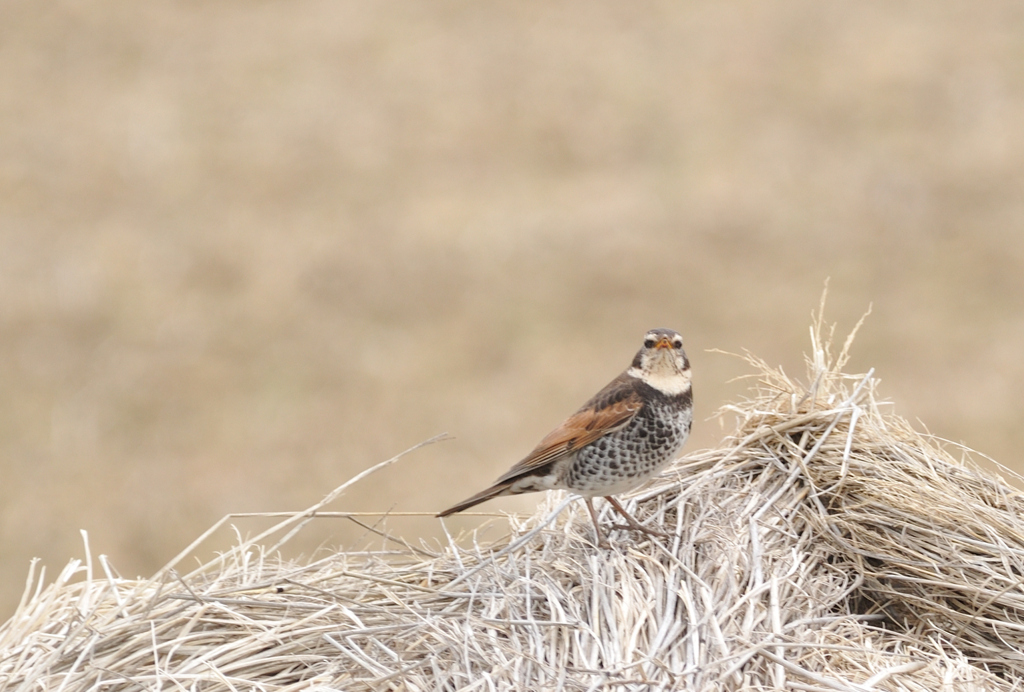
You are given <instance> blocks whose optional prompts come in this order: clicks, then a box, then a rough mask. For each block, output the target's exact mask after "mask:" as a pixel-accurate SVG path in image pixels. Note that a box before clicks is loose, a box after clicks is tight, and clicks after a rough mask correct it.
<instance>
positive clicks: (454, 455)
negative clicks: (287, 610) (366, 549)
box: [0, 0, 1024, 619]
mask: <svg viewBox="0 0 1024 692" xmlns="http://www.w3.org/2000/svg"><path fill="white" fill-rule="evenodd" d="M2 14H3V19H2V21H0V391H2V392H3V395H2V396H0V474H2V481H0V619H2V618H4V617H6V616H7V615H8V614H9V613H10V612H11V611H12V610H13V606H14V603H15V599H16V598H17V595H18V594H19V593H20V591H21V588H22V586H23V584H24V578H25V574H26V572H27V569H28V561H29V559H30V558H31V557H33V556H38V557H41V558H43V561H44V562H45V563H46V564H47V565H48V567H49V569H51V570H59V568H60V567H61V566H63V564H64V563H65V562H66V561H67V560H68V559H69V558H70V557H74V556H81V555H82V552H83V548H82V544H81V537H80V535H79V530H80V529H85V530H87V531H88V532H89V536H90V542H91V546H92V550H93V551H94V552H95V553H105V554H107V555H109V556H110V558H111V559H112V561H113V563H114V564H115V565H116V566H117V567H118V568H119V570H120V571H121V573H122V574H125V575H136V574H142V575H148V574H152V573H153V572H154V571H155V570H156V569H157V568H158V567H159V566H160V565H162V564H164V563H165V562H167V561H168V560H169V559H170V558H171V557H172V556H173V555H174V554H175V553H177V552H178V551H179V550H180V549H181V548H182V547H183V546H185V545H186V544H188V543H189V542H190V541H191V539H192V538H194V537H195V536H196V535H198V534H199V533H200V532H201V531H202V530H203V529H205V528H206V527H207V526H209V525H210V524H212V523H213V522H214V521H215V520H217V519H218V518H220V517H221V516H223V515H224V514H226V513H229V512H251V511H270V510H284V509H299V508H304V507H307V506H309V505H311V504H312V503H313V502H315V501H316V500H317V499H318V498H319V497H320V496H321V495H323V494H324V493H326V492H327V491H328V490H329V489H331V488H333V487H335V486H337V485H339V484H340V483H341V482H342V481H344V480H345V479H347V478H349V477H350V476H352V475H353V474H355V473H356V472H358V471H360V470H362V469H364V468H366V467H368V466H370V465H372V464H373V463H375V462H378V461H380V460H382V459H385V458H387V457H390V456H392V455H393V454H395V453H397V452H399V451H401V450H403V449H405V448H407V447H409V446H411V445H412V444H414V443H416V442H419V441H421V440H423V439H425V438H427V437H430V436H432V435H434V434H436V433H439V432H442V431H447V432H449V433H451V434H452V435H454V436H455V438H456V439H455V440H454V441H450V442H446V443H444V444H440V445H433V446H431V447H429V448H426V449H424V450H421V451H420V452H417V453H416V454H414V455H412V456H410V457H409V458H407V459H405V460H403V461H402V462H401V463H400V464H399V465H396V466H395V467H392V468H390V469H388V470H387V471H385V472H382V473H381V474H379V475H377V476H375V477H373V478H372V479H370V480H369V481H368V482H367V483H366V484H364V485H362V486H360V488H359V489H358V490H357V491H356V492H354V493H353V494H351V495H348V496H345V497H343V498H342V499H341V500H340V501H339V503H337V505H336V508H344V509H348V510H366V511H369V510H395V511H409V510H437V509H441V508H443V507H445V506H447V505H448V504H450V503H452V502H454V501H455V500H458V499H461V498H462V497H464V496H466V495H469V494H470V493H472V492H475V491H476V490H479V489H480V488H482V487H483V486H484V484H486V483H488V482H490V481H492V480H493V479H494V478H495V477H496V476H497V475H498V474H500V473H501V472H503V471H504V470H505V469H506V468H507V467H508V466H509V465H510V464H511V463H513V462H514V461H516V460H517V459H518V458H519V457H520V456H521V455H522V454H524V453H525V452H526V451H528V450H529V449H530V448H531V447H532V446H533V444H534V443H535V442H536V441H537V440H538V439H539V438H540V437H541V436H542V435H543V434H545V433H546V432H548V430H549V429H550V428H551V427H552V426H553V425H554V424H556V423H558V422H560V421H561V419H562V418H563V417H564V416H565V415H567V414H568V413H570V412H572V411H573V410H574V409H575V408H576V407H577V406H578V405H579V404H581V403H582V402H583V400H584V399H585V398H586V397H588V396H590V395H591V394H592V393H593V392H595V391H596V390H597V389H598V388H599V387H600V386H602V385H603V384H604V383H605V382H606V381H607V380H609V379H610V378H611V377H613V376H614V375H615V374H617V373H618V372H619V371H620V370H621V369H622V368H623V367H625V365H626V364H627V363H628V361H629V358H630V357H631V356H632V354H633V352H634V351H635V349H636V348H637V347H638V340H639V338H640V337H641V335H642V334H643V332H644V330H646V329H648V328H650V327H654V326H667V327H672V328H675V329H678V330H680V331H681V332H682V333H683V334H684V336H685V337H686V338H687V340H688V344H687V347H688V350H689V352H690V355H691V359H692V361H693V364H694V370H695V380H696V382H695V387H696V402H697V406H698V412H697V424H696V427H695V434H694V437H693V438H692V440H691V442H690V445H689V449H690V450H695V449H698V448H701V447H705V446H709V445H712V444H713V443H715V442H716V441H717V440H718V439H719V438H720V437H721V435H722V434H723V432H722V429H721V428H720V427H719V425H718V423H717V422H716V421H715V420H708V419H709V417H710V416H711V415H712V414H713V413H714V411H715V410H716V409H717V408H718V407H719V406H720V405H721V404H723V403H725V402H727V401H728V400H729V399H730V397H731V396H732V395H734V394H735V393H736V392H737V391H740V390H741V389H743V388H744V385H742V384H736V383H731V384H730V382H729V380H730V379H731V378H733V377H735V376H737V375H740V374H743V373H745V372H747V370H746V369H745V368H744V366H743V364H742V363H741V362H739V361H738V360H736V359H732V358H729V357H727V356H723V355H720V354H715V353H709V352H708V349H724V350H727V351H738V350H741V349H744V348H748V349H750V350H751V351H753V352H754V353H756V354H757V355H759V356H761V357H763V358H765V359H766V360H767V361H768V362H769V363H772V364H781V365H782V367H783V368H784V369H785V370H786V371H787V372H793V373H799V372H802V371H803V368H802V361H801V359H800V354H801V352H802V351H803V350H806V344H807V332H806V330H807V324H808V323H809V317H810V312H811V310H812V309H813V308H814V307H815V306H816V305H817V302H818V297H819V295H820V292H821V289H822V286H823V284H824V282H825V280H826V278H828V277H830V278H831V283H830V299H829V314H828V317H830V318H832V319H834V320H837V321H838V322H839V323H840V326H841V328H842V329H848V328H849V327H850V326H852V325H853V324H854V323H855V322H856V320H857V319H858V318H859V317H860V316H861V314H862V313H863V312H864V311H865V310H866V309H867V307H868V305H869V304H873V305H874V310H873V313H872V315H871V316H870V317H869V318H868V320H867V322H866V325H865V327H864V328H863V330H862V331H861V334H860V336H859V337H858V341H857V343H856V345H855V348H854V351H853V360H852V362H851V365H850V369H851V370H853V371H865V370H867V369H868V368H870V367H874V368H875V374H876V376H878V377H879V378H881V381H882V386H881V389H880V392H879V394H880V395H881V396H884V397H888V398H891V399H892V400H894V401H895V402H896V410H897V411H898V412H899V413H900V414H902V415H904V416H906V417H908V418H910V419H920V420H921V421H922V422H923V424H924V425H926V426H927V427H928V429H929V430H931V432H933V433H935V434H937V435H940V436H943V437H947V438H951V439H953V440H957V441H963V442H965V443H966V444H968V445H969V446H971V447H973V448H975V449H978V450H980V451H982V452H984V453H986V454H989V455H991V456H992V457H994V458H996V459H998V460H999V461H1001V462H1002V463H1004V464H1006V465H1008V466H1011V467H1014V468H1017V469H1018V470H1021V469H1022V463H1021V462H1022V459H1021V452H1020V450H1021V446H1022V444H1024V413H1022V407H1021V401H1020V400H1021V397H1020V392H1021V391H1022V390H1024V358H1022V357H1021V354H1022V353H1024V127H1022V125H1021V124H1022V123H1024V6H1022V5H1021V3H1019V2H1015V1H1014V0H1003V1H993V2H982V3H971V4H963V3H953V2H941V1H935V0H928V1H921V2H864V3H856V4H846V3H839V2H832V1H829V2H812V1H810V0H803V1H801V0H786V1H784V2H778V3H770V4H766V3H755V2H736V3H718V2H701V1H698V2H693V3H670V2H657V1H650V2H638V3H621V2H614V1H605V0H598V1H591V2H556V3H550V2H529V1H528V2H520V3H512V4H507V3H487V2H483V3H468V2H440V3H427V4H424V3H418V2H410V1H408V0H393V1H385V2H372V3H354V2H317V1H315V0H309V1H305V0H302V1H299V2H289V3H286V2H279V1H278V2H269V1H268V2H258V3H254V2H222V3H171V2H162V1H160V0H154V1H152V2H145V3H135V2H123V1H122V2H116V1H112V2H92V3H76V4H63V5H54V4H40V3H37V2H31V1H30V0H9V1H8V2H6V3H5V4H4V9H3V13H2ZM539 499H540V498H539V497H529V496H528V497H524V498H516V499H510V500H503V501H500V502H495V503H493V505H492V506H493V508H494V509H495V510H511V509H514V508H525V507H532V506H533V505H534V504H536V502H537V501H539ZM477 521H479V520H478V519H476V518H460V519H457V520H455V521H453V522H452V523H451V525H452V526H456V527H458V526H470V525H473V524H474V523H476V522H477ZM389 525H390V526H391V527H392V529H393V530H395V531H396V532H398V533H401V534H402V535H404V536H406V537H409V538H414V537H418V536H427V537H430V536H437V535H439V534H440V529H439V527H438V524H437V522H436V521H434V520H432V519H425V518H409V519H395V520H392V521H391V523H390V524H389ZM239 526H240V528H241V530H242V531H243V532H254V531H256V530H257V528H258V527H257V526H255V525H249V524H247V523H246V522H245V521H241V522H239ZM362 535H363V530H362V529H360V528H358V527H356V526H354V525H351V524H345V523H342V522H338V523H337V524H336V525H335V526H334V529H333V530H326V531H325V532H324V533H323V534H322V535H320V536H318V537H315V538H313V539H308V540H307V542H306V543H305V544H303V545H302V546H301V549H303V550H313V549H314V548H315V547H316V546H317V545H318V542H319V541H323V542H325V543H326V544H330V545H337V544H344V545H349V544H352V543H354V542H358V541H359V540H362ZM225 545H227V543H226V544H225Z"/></svg>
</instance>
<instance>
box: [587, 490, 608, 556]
mask: <svg viewBox="0 0 1024 692" xmlns="http://www.w3.org/2000/svg"><path fill="white" fill-rule="evenodd" d="M583 501H584V502H586V503H587V510H588V511H589V512H590V518H591V520H593V522H594V533H596V534H597V547H598V548H610V547H611V546H610V545H609V544H608V539H607V538H605V537H604V531H602V530H601V525H600V524H598V523H597V511H596V510H595V509H594V498H592V497H584V498H583Z"/></svg>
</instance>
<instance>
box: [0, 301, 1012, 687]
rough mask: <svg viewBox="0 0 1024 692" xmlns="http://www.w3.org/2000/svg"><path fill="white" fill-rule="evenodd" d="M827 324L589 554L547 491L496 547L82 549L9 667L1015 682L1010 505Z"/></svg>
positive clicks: (110, 682)
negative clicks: (642, 526)
mask: <svg viewBox="0 0 1024 692" xmlns="http://www.w3.org/2000/svg"><path fill="white" fill-rule="evenodd" d="M824 331H826V330H823V328H822V326H821V324H820V321H819V323H818V324H817V325H816V327H815V328H814V329H812V339H813V340H814V343H813V354H812V356H811V357H810V359H809V366H810V367H809V370H810V378H809V380H808V381H809V382H810V383H811V384H810V385H809V386H804V387H802V386H799V385H798V384H796V383H795V382H794V381H792V380H790V379H789V378H788V377H787V376H786V375H784V374H783V373H782V372H780V371H776V370H773V369H771V368H769V367H768V366H766V365H765V364H764V363H760V362H757V361H756V360H754V359H751V362H752V363H754V364H755V365H756V367H757V369H758V373H757V377H758V384H757V385H756V387H755V388H754V390H753V392H752V395H751V397H750V399H749V400H746V401H743V402H741V403H739V404H737V405H735V406H732V407H730V410H731V411H733V412H734V413H735V414H737V415H738V418H739V425H738V428H737V430H736V433H735V434H734V435H732V436H730V437H728V438H727V439H725V440H724V441H723V442H722V443H721V445H720V446H719V447H718V448H717V449H713V450H710V451H705V452H701V453H698V454H693V455H691V456H689V457H687V458H684V459H682V460H680V461H679V462H678V463H677V464H676V465H675V466H674V467H673V468H672V469H671V470H670V471H669V472H667V473H665V474H663V476H662V477H661V478H660V479H659V480H658V481H656V482H655V483H653V484H652V485H650V486H648V487H647V488H646V489H644V491H643V492H642V494H641V495H637V496H634V497H632V498H630V501H629V502H628V503H627V506H628V508H629V509H630V511H633V512H636V516H637V517H638V518H639V519H641V521H647V522H650V523H651V524H652V525H655V526H658V527H660V528H662V530H665V531H668V532H671V533H674V534H675V537H674V538H672V539H660V538H657V539H652V538H650V537H646V536H640V535H635V534H626V533H622V532H617V533H615V534H613V537H612V540H613V548H612V550H610V551H601V550H598V549H596V548H595V547H594V546H593V545H592V543H591V539H592V534H591V527H590V525H589V522H588V518H587V516H586V512H585V511H584V510H583V509H582V508H581V507H580V504H579V503H571V504H570V500H571V498H564V497H562V496H558V495H553V496H552V497H550V498H549V499H548V500H546V502H545V503H544V506H543V507H542V509H541V511H540V512H539V513H538V514H537V515H536V516H534V517H531V518H528V519H525V520H520V519H517V518H511V519H510V524H511V531H510V535H509V536H508V537H507V539H504V540H503V541H500V542H499V543H498V544H492V545H480V544H477V543H476V542H475V541H474V540H471V539H467V540H463V541H462V545H460V543H459V542H458V541H455V540H451V541H450V542H449V543H448V544H447V545H442V546H422V547H411V546H409V547H403V548H399V549H396V550H393V551H388V550H380V551H376V552H359V553H354V552H349V553H344V552H342V553H338V554H331V555H329V556H326V557H325V558H323V559H320V560H318V561H315V562H311V563H309V564H295V563H286V562H282V561H281V560H279V559H277V558H275V556H274V550H273V546H269V547H267V548H264V547H261V546H262V545H263V541H264V540H266V539H268V538H269V536H267V535H264V536H259V537H257V538H256V539H253V540H251V541H242V542H240V543H239V545H238V546H236V547H235V548H233V549H232V550H230V551H229V552H227V553H225V554H223V555H222V556H221V557H220V558H219V559H217V560H214V561H212V562H210V563H209V564H206V565H203V566H202V567H200V568H199V569H196V570H195V571H193V572H192V573H190V574H185V575H180V576H179V575H177V574H176V573H175V572H174V570H173V567H174V565H173V564H172V565H171V567H170V568H168V569H165V570H163V571H161V572H160V573H159V574H158V575H157V576H156V577H154V578H153V579H151V580H145V581H131V580H124V579H120V578H117V577H116V576H115V575H114V574H113V573H112V572H111V571H110V570H109V569H107V565H106V563H102V564H101V565H100V567H101V568H102V569H100V570H97V572H98V573H97V574H93V573H92V571H91V570H92V567H91V565H90V564H86V565H84V566H79V565H78V564H76V563H72V565H70V566H69V567H68V569H66V570H65V571H64V573H63V574H61V575H60V577H59V578H58V579H57V580H56V582H55V583H53V584H51V585H49V586H46V587H44V586H42V579H41V578H40V579H38V580H34V579H32V578H30V582H29V586H30V589H29V593H27V595H26V597H25V598H24V600H23V602H22V604H21V606H20V607H19V609H18V611H17V613H16V615H15V616H14V617H13V618H12V619H11V620H10V621H9V622H8V623H6V624H5V625H4V626H3V627H2V628H0V688H2V689H4V690H53V691H57V690H61V691H67V692H72V691H74V692H77V691H80V690H104V691H107V690H139V689H143V690H157V689H163V690H211V691H213V690H216V691H220V690H224V691H225V692H230V691H233V690H276V691H285V690H288V691H291V690H304V689H319V690H562V689H565V690H602V689H608V690H653V689H666V690H667V689H693V690H740V689H789V690H925V691H934V690H982V689H984V690H1011V689H1021V688H1024V587H1022V575H1024V520H1022V519H1021V515H1022V513H1024V501H1022V499H1021V497H1020V495H1019V494H1018V493H1017V492H1016V491H1015V490H1013V489H1012V488H1011V487H1010V486H1008V485H1007V484H1005V483H1004V482H1002V481H1001V480H999V479H996V478H992V477H988V476H986V475H985V474H983V473H981V472H979V471H978V470H977V469H976V468H974V467H973V466H972V465H971V464H970V463H969V462H967V461H964V460H962V459H956V458H954V457H953V456H951V455H950V453H949V452H948V451H947V450H948V447H946V448H944V447H942V446H940V445H938V444H937V443H936V441H934V440H932V439H930V438H927V437H925V436H922V435H921V434H918V433H917V432H915V431H914V430H912V429H911V428H910V426H908V425H907V424H906V423H905V422H904V421H902V420H901V419H899V418H897V417H896V416H894V415H893V414H891V413H889V412H886V411H885V407H884V406H881V405H880V404H879V402H878V401H877V400H876V399H875V384H876V383H875V381H874V380H873V379H872V378H871V377H870V373H869V375H868V376H850V375H845V374H843V373H842V366H843V365H844V363H845V360H846V347H844V348H843V349H842V351H841V352H840V353H839V354H838V355H836V356H831V355H829V350H830V349H829V344H830V343H831V339H830V335H829V334H827V333H824V334H823V332H824ZM823 336H824V338H823ZM848 345H849V341H847V345H846V346H847V347H848ZM354 480H357V479H354ZM347 485H348V484H347ZM347 485H346V486H343V488H341V489H339V491H338V492H340V491H342V490H344V488H345V487H347ZM336 495H337V492H336V493H332V495H331V496H330V497H328V498H327V500H325V502H326V501H329V500H331V499H333V497H335V496H336ZM322 505H323V503H321V505H317V506H316V507H314V508H311V509H310V510H308V511H307V512H303V513H299V514H296V515H294V516H292V517H290V518H288V519H286V520H285V521H284V522H282V523H281V524H280V525H279V526H278V527H277V529H278V530H279V531H280V532H281V533H283V534H285V535H284V537H283V538H281V539H280V540H287V538H288V537H289V536H290V535H292V534H293V533H294V531H296V530H298V529H299V528H301V526H302V525H303V524H304V522H306V521H309V520H310V519H311V518H312V516H313V514H314V513H315V512H317V511H320V510H321V507H322ZM603 519H604V520H605V521H607V522H608V523H611V522H612V519H611V517H610V516H609V515H605V516H604V517H603ZM279 542H280V541H279ZM83 569H84V570H89V574H87V575H86V578H85V579H84V581H73V575H74V573H75V572H76V571H81V570H83ZM99 572H102V573H99Z"/></svg>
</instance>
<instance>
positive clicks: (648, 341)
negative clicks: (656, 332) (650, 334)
mask: <svg viewBox="0 0 1024 692" xmlns="http://www.w3.org/2000/svg"><path fill="white" fill-rule="evenodd" d="M644 348H654V339H644Z"/></svg>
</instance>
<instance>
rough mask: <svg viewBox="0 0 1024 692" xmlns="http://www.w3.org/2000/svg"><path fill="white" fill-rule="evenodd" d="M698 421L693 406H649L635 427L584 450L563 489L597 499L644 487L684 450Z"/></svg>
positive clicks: (673, 403) (634, 422) (568, 468)
mask: <svg viewBox="0 0 1024 692" xmlns="http://www.w3.org/2000/svg"><path fill="white" fill-rule="evenodd" d="M688 403H689V402H687V404H688ZM692 420H693V410H692V408H691V407H690V406H689V405H685V406H684V405H681V404H680V403H679V402H678V401H677V400H674V399H669V398H665V399H662V400H660V401H658V400H656V401H652V402H649V403H648V404H647V405H645V406H644V408H643V409H642V410H641V411H640V412H639V413H638V414H637V416H636V417H635V418H634V419H633V420H632V421H631V422H630V423H629V425H627V426H625V427H624V428H622V429H621V430H618V431H616V432H613V433H610V434H608V435H605V436H604V437H602V438H601V439H600V440H597V441H596V442H593V443H592V444H590V445H587V446H586V447H584V448H582V449H580V451H579V452H577V454H576V456H575V458H574V459H573V460H572V462H571V463H570V464H567V465H566V467H565V472H564V473H565V475H564V477H563V479H562V485H563V487H565V488H567V489H569V490H572V491H575V492H578V493H580V494H582V495H590V496H596V495H616V494H618V493H621V492H625V491H627V490H631V489H633V488H635V487H637V486H639V485H640V484H641V483H643V482H644V481H646V480H647V479H648V478H650V477H651V476H653V475H654V474H655V473H657V472H658V470H659V469H661V467H662V466H664V465H665V464H666V463H667V462H669V461H670V460H671V459H672V457H673V456H674V455H675V453H676V452H678V451H679V449H680V447H682V446H683V443H684V442H686V438H687V436H688V435H689V434H690V424H691V422H692Z"/></svg>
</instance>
